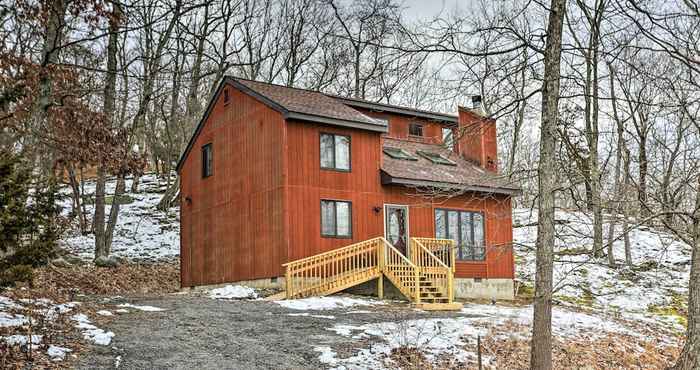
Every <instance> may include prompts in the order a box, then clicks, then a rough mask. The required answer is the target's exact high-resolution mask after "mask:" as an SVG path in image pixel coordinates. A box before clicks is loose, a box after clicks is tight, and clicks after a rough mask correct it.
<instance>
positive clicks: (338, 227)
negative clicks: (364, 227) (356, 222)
mask: <svg viewBox="0 0 700 370" xmlns="http://www.w3.org/2000/svg"><path fill="white" fill-rule="evenodd" d="M321 236H327V237H335V238H351V237H352V203H350V202H344V201H339V200H322V201H321Z"/></svg>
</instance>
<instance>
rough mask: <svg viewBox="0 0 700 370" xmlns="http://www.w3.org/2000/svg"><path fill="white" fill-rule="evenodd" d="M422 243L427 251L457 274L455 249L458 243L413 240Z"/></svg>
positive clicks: (443, 240)
mask: <svg viewBox="0 0 700 370" xmlns="http://www.w3.org/2000/svg"><path fill="white" fill-rule="evenodd" d="M411 240H415V241H418V242H420V243H421V244H422V245H423V246H424V247H425V248H426V249H427V250H429V251H430V252H431V253H432V254H433V255H435V257H437V258H438V259H439V260H440V261H442V262H443V263H444V264H445V265H447V266H450V268H451V269H452V272H453V273H454V272H455V259H456V258H457V255H456V252H457V249H456V248H455V246H456V243H455V241H454V240H451V239H432V238H411Z"/></svg>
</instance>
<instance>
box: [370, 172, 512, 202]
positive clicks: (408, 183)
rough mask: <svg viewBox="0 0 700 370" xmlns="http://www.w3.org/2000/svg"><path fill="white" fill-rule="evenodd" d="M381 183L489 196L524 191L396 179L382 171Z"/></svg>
mask: <svg viewBox="0 0 700 370" xmlns="http://www.w3.org/2000/svg"><path fill="white" fill-rule="evenodd" d="M381 181H382V185H400V186H414V187H432V188H440V189H455V190H466V191H473V192H478V193H489V194H504V195H510V196H516V195H520V194H522V190H520V189H513V188H499V187H491V186H480V185H467V184H458V183H450V182H441V181H432V180H419V179H409V178H401V177H394V176H391V175H390V174H388V173H386V171H384V170H382V171H381Z"/></svg>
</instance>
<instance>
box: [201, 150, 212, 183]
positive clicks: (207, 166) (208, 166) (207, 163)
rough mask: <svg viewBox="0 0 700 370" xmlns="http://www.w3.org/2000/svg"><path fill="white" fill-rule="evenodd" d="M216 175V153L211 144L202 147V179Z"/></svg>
mask: <svg viewBox="0 0 700 370" xmlns="http://www.w3.org/2000/svg"><path fill="white" fill-rule="evenodd" d="M213 174H214V152H213V150H212V146H211V143H209V144H207V145H204V146H203V147H202V177H209V176H211V175H213Z"/></svg>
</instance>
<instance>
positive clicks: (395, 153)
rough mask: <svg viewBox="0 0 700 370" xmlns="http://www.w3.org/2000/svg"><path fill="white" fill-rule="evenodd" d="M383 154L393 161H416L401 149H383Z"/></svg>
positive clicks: (387, 147) (386, 147)
mask: <svg viewBox="0 0 700 370" xmlns="http://www.w3.org/2000/svg"><path fill="white" fill-rule="evenodd" d="M384 153H385V154H386V155H388V156H389V157H391V158H394V159H403V160H405V161H417V160H418V158H416V157H414V156H412V155H411V154H409V153H408V152H407V151H405V150H403V149H401V148H392V147H389V146H385V147H384Z"/></svg>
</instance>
